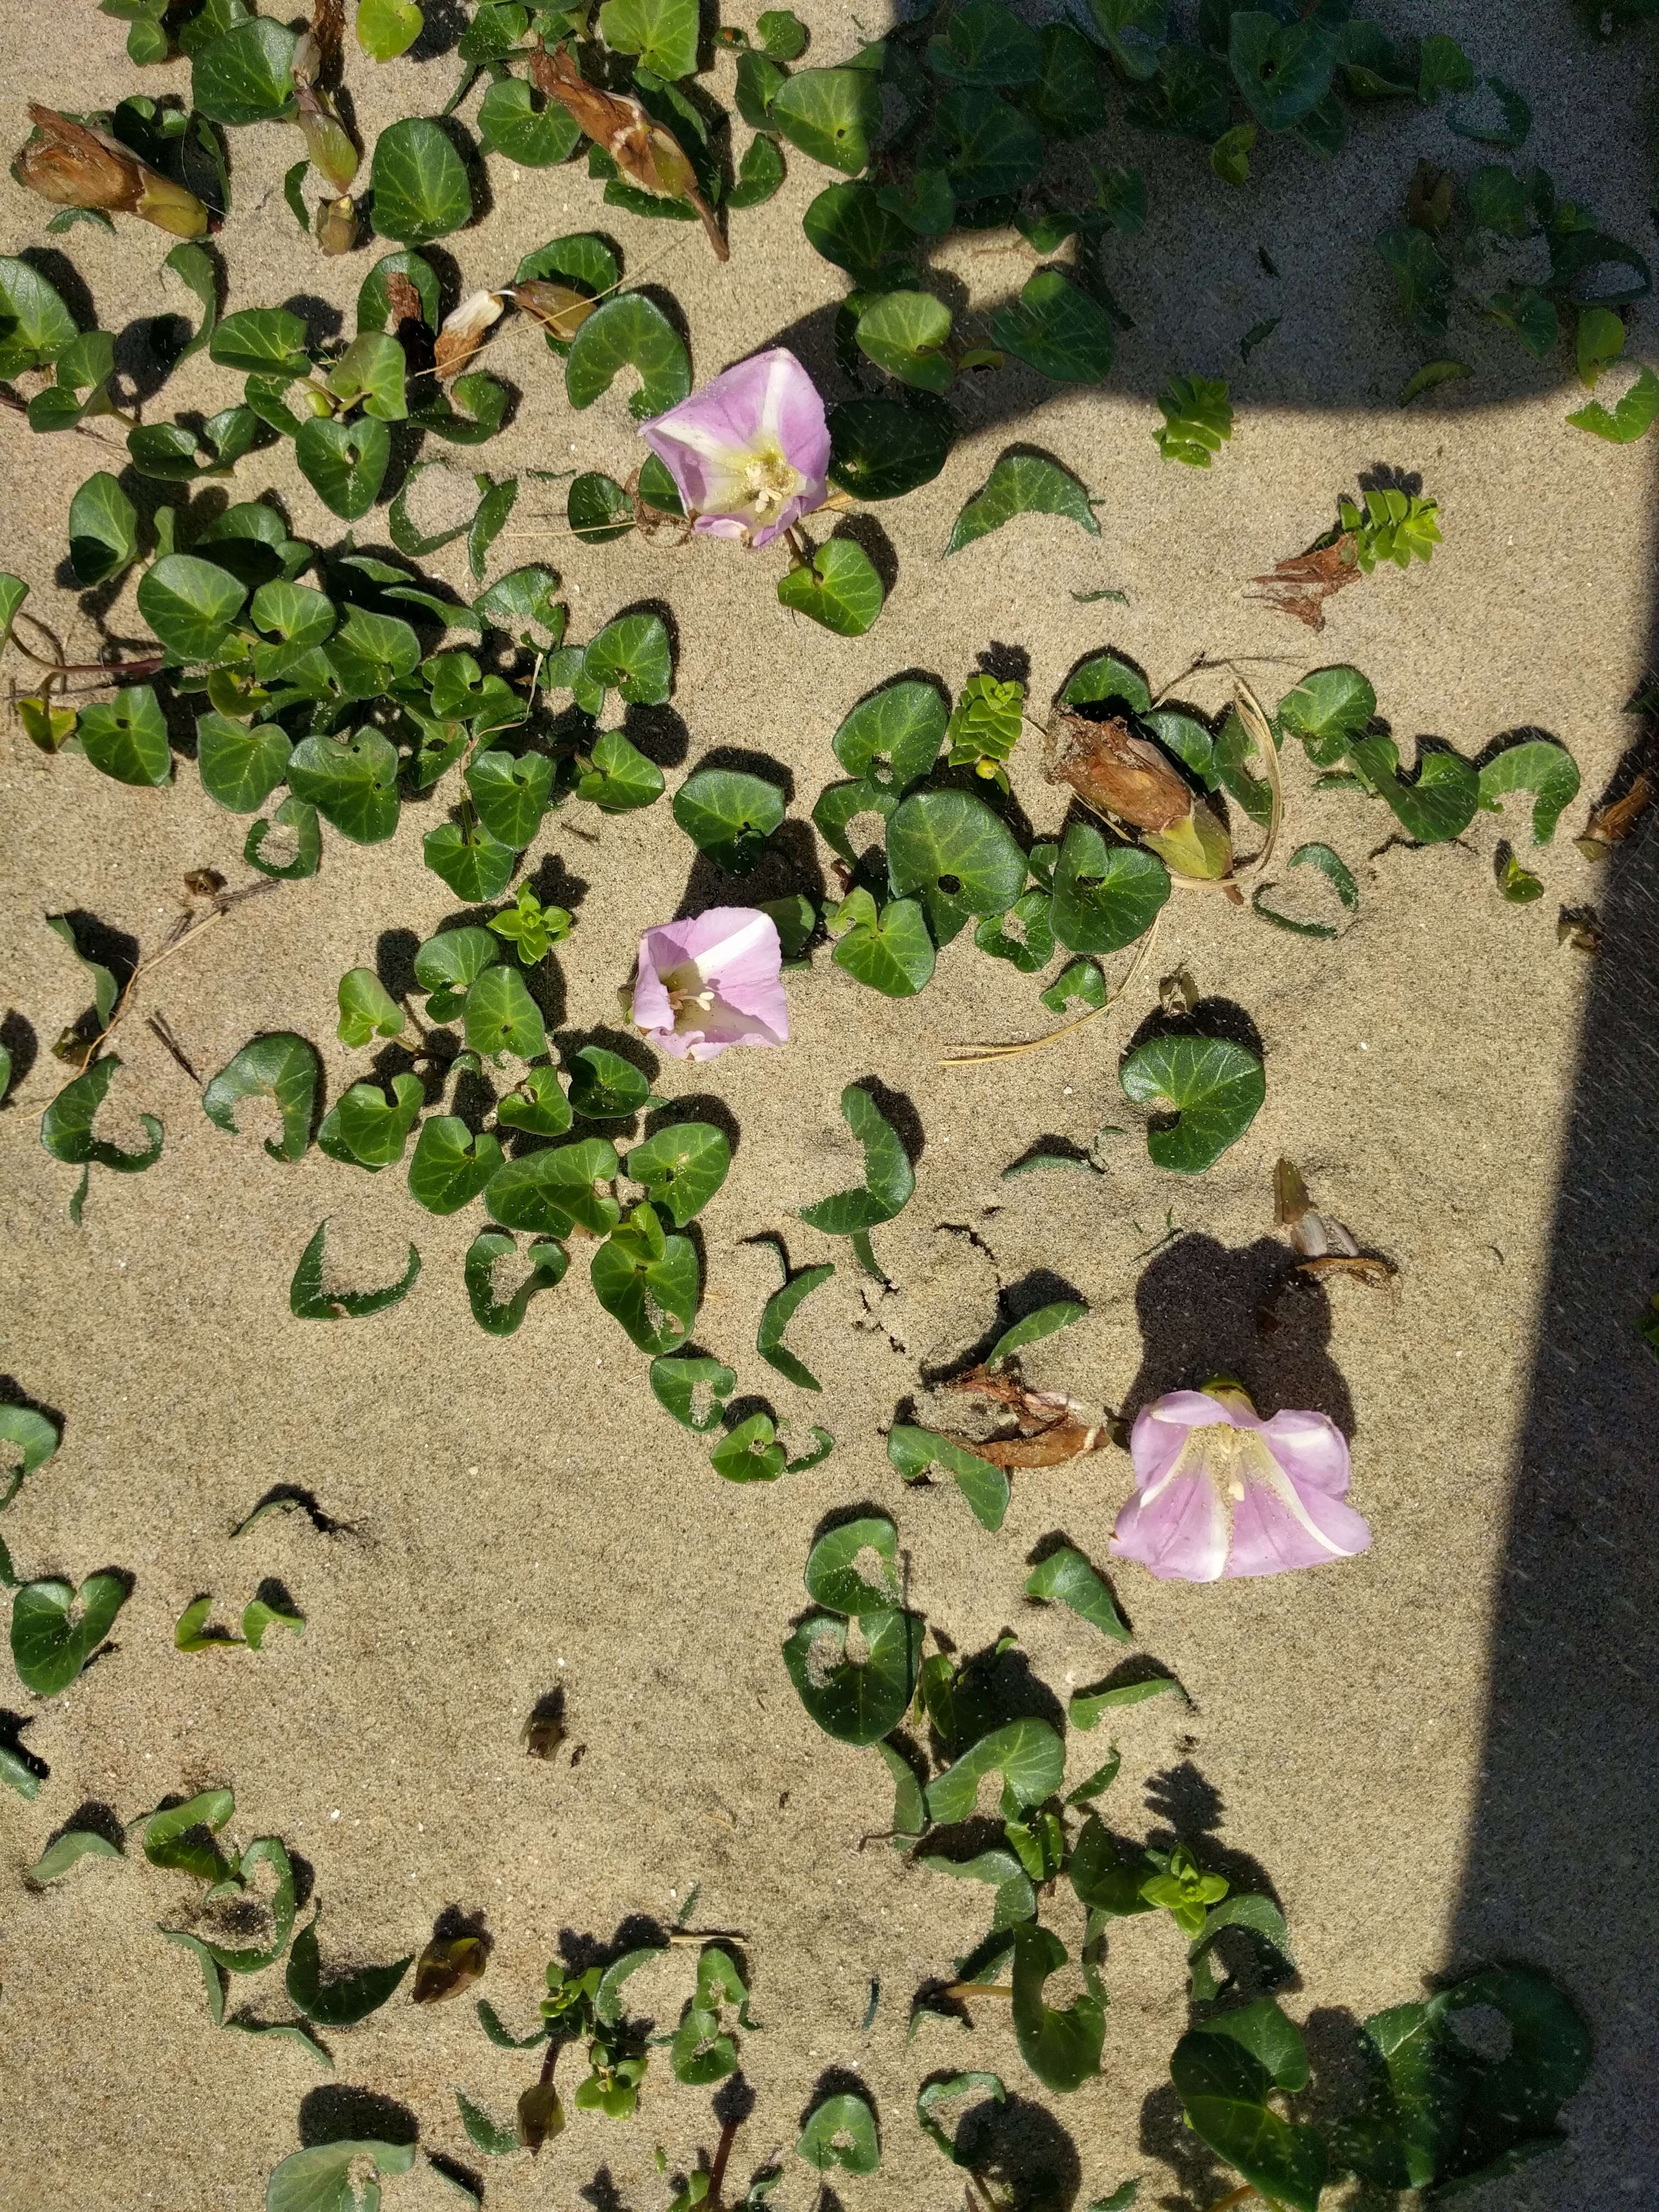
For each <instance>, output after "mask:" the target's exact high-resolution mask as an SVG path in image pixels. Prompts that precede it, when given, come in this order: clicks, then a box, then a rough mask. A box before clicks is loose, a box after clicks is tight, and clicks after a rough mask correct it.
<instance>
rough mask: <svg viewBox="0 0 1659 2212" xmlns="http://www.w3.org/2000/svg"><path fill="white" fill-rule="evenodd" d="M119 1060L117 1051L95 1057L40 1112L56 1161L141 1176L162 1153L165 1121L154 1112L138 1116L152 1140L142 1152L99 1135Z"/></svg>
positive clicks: (42, 1130) (44, 1137) (44, 1138)
mask: <svg viewBox="0 0 1659 2212" xmlns="http://www.w3.org/2000/svg"><path fill="white" fill-rule="evenodd" d="M120 1065H121V1063H120V1061H119V1060H118V1059H116V1057H115V1056H114V1054H106V1056H105V1057H104V1058H103V1059H102V1060H94V1062H93V1064H92V1066H90V1067H89V1068H88V1069H87V1071H86V1073H84V1074H82V1075H77V1076H76V1078H75V1079H74V1081H73V1082H72V1083H66V1084H65V1085H64V1088H63V1089H62V1090H61V1091H59V1092H58V1096H57V1097H55V1098H54V1099H53V1100H52V1103H51V1104H50V1105H49V1106H48V1107H47V1109H46V1112H45V1113H44V1114H43V1115H41V1116H40V1142H41V1144H42V1145H43V1146H45V1148H46V1151H47V1152H50V1153H51V1155H52V1158H53V1159H55V1160H64V1161H66V1162H67V1163H68V1164H70V1166H71V1167H83V1166H88V1165H90V1166H97V1167H101V1168H109V1169H111V1170H113V1172H114V1173H115V1174H117V1175H142V1174H143V1170H145V1169H146V1168H148V1167H153V1166H154V1165H155V1163H156V1161H157V1160H159V1159H160V1158H161V1123H160V1122H159V1121H157V1120H156V1118H155V1115H153V1114H141V1115H139V1116H138V1121H139V1124H140V1126H141V1127H142V1128H143V1132H144V1135H145V1138H146V1139H147V1142H146V1145H145V1147H144V1149H143V1152H123V1151H122V1150H121V1148H120V1146H118V1145H112V1144H111V1143H110V1142H109V1141H108V1140H107V1139H106V1138H102V1137H94V1134H93V1133H92V1132H93V1124H94V1121H96V1120H97V1117H98V1109H99V1108H100V1106H101V1105H102V1104H103V1103H104V1097H105V1094H106V1092H107V1091H108V1089H109V1087H110V1085H111V1083H112V1081H113V1080H114V1077H115V1072H116V1070H117V1069H118V1067H119V1066H120Z"/></svg>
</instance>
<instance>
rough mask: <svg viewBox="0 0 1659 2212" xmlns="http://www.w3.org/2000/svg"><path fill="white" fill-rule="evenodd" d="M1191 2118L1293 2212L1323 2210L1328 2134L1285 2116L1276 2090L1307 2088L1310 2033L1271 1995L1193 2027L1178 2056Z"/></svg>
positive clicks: (1177, 2071)
mask: <svg viewBox="0 0 1659 2212" xmlns="http://www.w3.org/2000/svg"><path fill="white" fill-rule="evenodd" d="M1170 2078H1171V2080H1172V2081H1174V2083H1175V2086H1176V2093H1177V2094H1178V2095H1179V2097H1180V2099H1181V2102H1182V2107H1183V2109H1184V2110H1185V2112H1186V2115H1187V2119H1188V2124H1189V2125H1190V2127H1191V2128H1192V2130H1193V2131H1194V2134H1195V2135H1196V2136H1198V2137H1199V2138H1200V2141H1201V2142H1206V2143H1207V2144H1208V2145H1209V2147H1210V2148H1211V2149H1212V2151H1214V2152H1215V2153H1216V2154H1217V2156H1218V2157H1219V2158H1223V2159H1225V2160H1226V2162H1227V2163H1228V2165H1229V2166H1235V2167H1237V2170H1238V2172H1240V2173H1241V2174H1243V2177H1244V2179H1246V2180H1247V2181H1249V2183H1251V2184H1252V2185H1254V2186H1255V2188H1257V2189H1259V2190H1260V2191H1261V2194H1262V2195H1263V2196H1264V2197H1268V2198H1269V2199H1270V2200H1271V2201H1272V2202H1273V2203H1277V2204H1283V2205H1285V2206H1286V2207H1288V2208H1290V2212H1317V2208H1318V2203H1319V2195H1320V2191H1321V2190H1322V2188H1323V2186H1324V2183H1325V2176H1326V2153H1325V2145H1324V2142H1323V2140H1322V2137H1321V2136H1319V2135H1318V2134H1317V2133H1316V2131H1315V2130H1314V2129H1312V2128H1310V2127H1299V2126H1296V2125H1293V2124H1291V2122H1289V2121H1287V2120H1284V2119H1281V2118H1279V2114H1278V2113H1277V2112H1273V2110H1272V2109H1271V2108H1270V2107H1269V2106H1268V2104H1267V2098H1268V2096H1269V2095H1270V2094H1271V2093H1272V2092H1273V2090H1274V2089H1276V2088H1279V2089H1296V2088H1301V2087H1304V2086H1305V2084H1306V2082H1307V2079H1308V2064H1307V2059H1306V2057H1305V2055H1304V2054H1303V2051H1302V2039H1301V2037H1300V2035H1299V2034H1298V2033H1297V2030H1296V2029H1295V2028H1294V2027H1292V2026H1291V2022H1290V2021H1287V2020H1286V2019H1285V2015H1283V2013H1281V2012H1280V2011H1279V2007H1278V2006H1277V2005H1276V2004H1275V2003H1274V2002H1273V1999H1272V1998H1271V1997H1263V1998H1260V1999H1258V2001H1257V2002H1255V2004H1251V2005H1246V2006H1244V2007H1243V2008H1242V2009H1240V2010H1239V2011H1237V2012H1231V2013H1223V2014H1221V2015H1218V2016H1217V2017H1216V2018H1214V2019H1212V2020H1209V2021H1206V2022H1205V2023H1204V2025H1203V2026H1202V2027H1196V2028H1191V2029H1189V2030H1188V2033H1186V2034H1185V2035H1183V2036H1182V2039H1181V2040H1180V2042H1179V2043H1177V2044H1176V2047H1175V2051H1174V2053H1173V2055H1172V2056H1171V2057H1170Z"/></svg>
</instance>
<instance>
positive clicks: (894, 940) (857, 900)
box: [829, 885, 934, 999]
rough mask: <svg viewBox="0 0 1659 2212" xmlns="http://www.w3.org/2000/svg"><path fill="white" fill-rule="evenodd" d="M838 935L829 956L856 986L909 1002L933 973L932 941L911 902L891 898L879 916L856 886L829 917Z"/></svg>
mask: <svg viewBox="0 0 1659 2212" xmlns="http://www.w3.org/2000/svg"><path fill="white" fill-rule="evenodd" d="M830 927H831V929H832V930H833V931H835V932H836V933H838V935H837V941H836V949H835V951H833V952H832V953H831V954H830V956H829V957H830V959H831V961H832V962H833V963H835V965H836V967H837V968H844V969H846V970H847V972H848V975H851V976H853V977H854V979H855V980H856V981H858V982H860V983H865V984H867V985H868V986H869V987H870V988H871V989H872V991H879V992H881V993H882V994H883V995H884V997H886V998H889V999H908V998H914V997H915V994H916V993H917V992H918V991H920V990H921V989H923V988H924V987H925V986H926V985H927V982H928V981H929V979H930V978H931V977H932V975H933V962H934V952H933V938H932V936H931V934H930V933H929V931H928V927H927V921H926V919H925V917H924V915H923V914H922V910H921V906H920V904H919V903H918V902H917V901H916V900H915V899H908V898H907V899H892V900H890V901H889V902H888V903H887V905H886V906H884V908H882V909H881V911H880V913H879V915H878V913H877V910H876V902H875V900H874V899H873V898H872V896H871V895H870V893H869V892H868V891H867V890H864V889H863V887H862V886H861V885H860V887H859V888H858V889H857V890H853V891H851V892H849V893H848V896H847V897H846V898H845V899H844V900H843V901H842V904H841V905H840V907H839V908H837V909H836V913H835V914H834V915H832V916H831V917H830Z"/></svg>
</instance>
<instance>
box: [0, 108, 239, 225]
mask: <svg viewBox="0 0 1659 2212" xmlns="http://www.w3.org/2000/svg"><path fill="white" fill-rule="evenodd" d="M28 118H29V121H30V122H31V123H32V124H33V125H34V135H33V137H31V138H30V139H29V140H28V141H27V143H26V144H25V145H24V147H23V148H22V150H21V152H20V153H19V155H18V156H17V159H16V160H15V161H14V162H13V163H12V165H11V173H12V174H13V176H14V177H15V178H16V179H17V181H18V183H19V184H20V185H24V186H25V187H26V188H27V190H28V191H32V192H38V193H39V194H40V197H41V198H42V199H44V200H52V202H54V203H55V204H56V205H58V207H74V208H98V209H101V210H106V211H109V210H113V211H114V212H115V213H117V214H119V215H137V216H143V219H144V221H145V222H153V223H154V224H155V226H156V228H158V229H160V230H165V231H170V232H171V233H172V234H173V237H174V238H200V237H201V236H202V235H203V234H204V232H205V230H206V229H207V227H208V211H207V209H206V208H205V206H204V204H203V203H202V202H201V201H200V200H198V199H197V197H196V195H195V193H194V192H192V191H186V190H185V187H184V185H175V184H174V183H173V179H171V178H170V177H164V176H162V175H161V173H160V172H159V171H157V170H155V169H152V168H151V167H149V163H148V162H145V161H140V160H139V159H138V156H137V155H136V154H135V153H134V152H133V151H132V149H131V147H128V146H124V145H123V144H122V143H121V142H120V140H119V139H118V138H112V137H110V135H109V133H108V132H107V131H94V130H92V129H90V128H88V125H86V124H84V123H71V122H70V118H69V117H68V116H67V115H59V114H58V112H56V110H55V109H52V108H50V107H41V106H39V105H38V104H37V103H35V102H34V101H33V100H32V101H31V102H30V103H29V109H28Z"/></svg>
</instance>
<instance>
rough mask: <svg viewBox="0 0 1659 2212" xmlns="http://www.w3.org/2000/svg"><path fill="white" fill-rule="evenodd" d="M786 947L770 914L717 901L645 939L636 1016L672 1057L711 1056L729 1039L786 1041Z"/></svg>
mask: <svg viewBox="0 0 1659 2212" xmlns="http://www.w3.org/2000/svg"><path fill="white" fill-rule="evenodd" d="M782 966H783V951H782V947H781V945H780V944H779V942H778V926H777V924H776V923H775V921H773V919H772V917H771V915H769V914H762V913H761V912H760V911H759V909H758V908H755V907H749V906H713V907H710V908H709V909H708V913H707V914H700V915H697V917H696V920H695V921H665V922H664V923H663V924H662V925H661V926H660V927H659V928H656V929H647V931H646V933H645V935H644V936H643V937H642V938H641V939H640V957H639V968H638V972H637V975H636V976H635V983H634V1021H635V1026H636V1027H637V1028H638V1029H640V1030H641V1031H642V1032H643V1033H644V1035H645V1036H647V1037H648V1038H649V1039H650V1040H651V1042H652V1043H653V1044H654V1045H659V1046H660V1047H661V1048H662V1050H663V1051H664V1052H665V1053H667V1054H669V1056H670V1057H671V1059H674V1060H713V1059H714V1055H715V1054H716V1053H721V1052H724V1051H725V1050H726V1047H727V1045H729V1044H787V1043H788V1042H789V1006H788V1001H787V1000H786V999H785V997H784V995H783V980H782V973H781V970H782Z"/></svg>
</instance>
